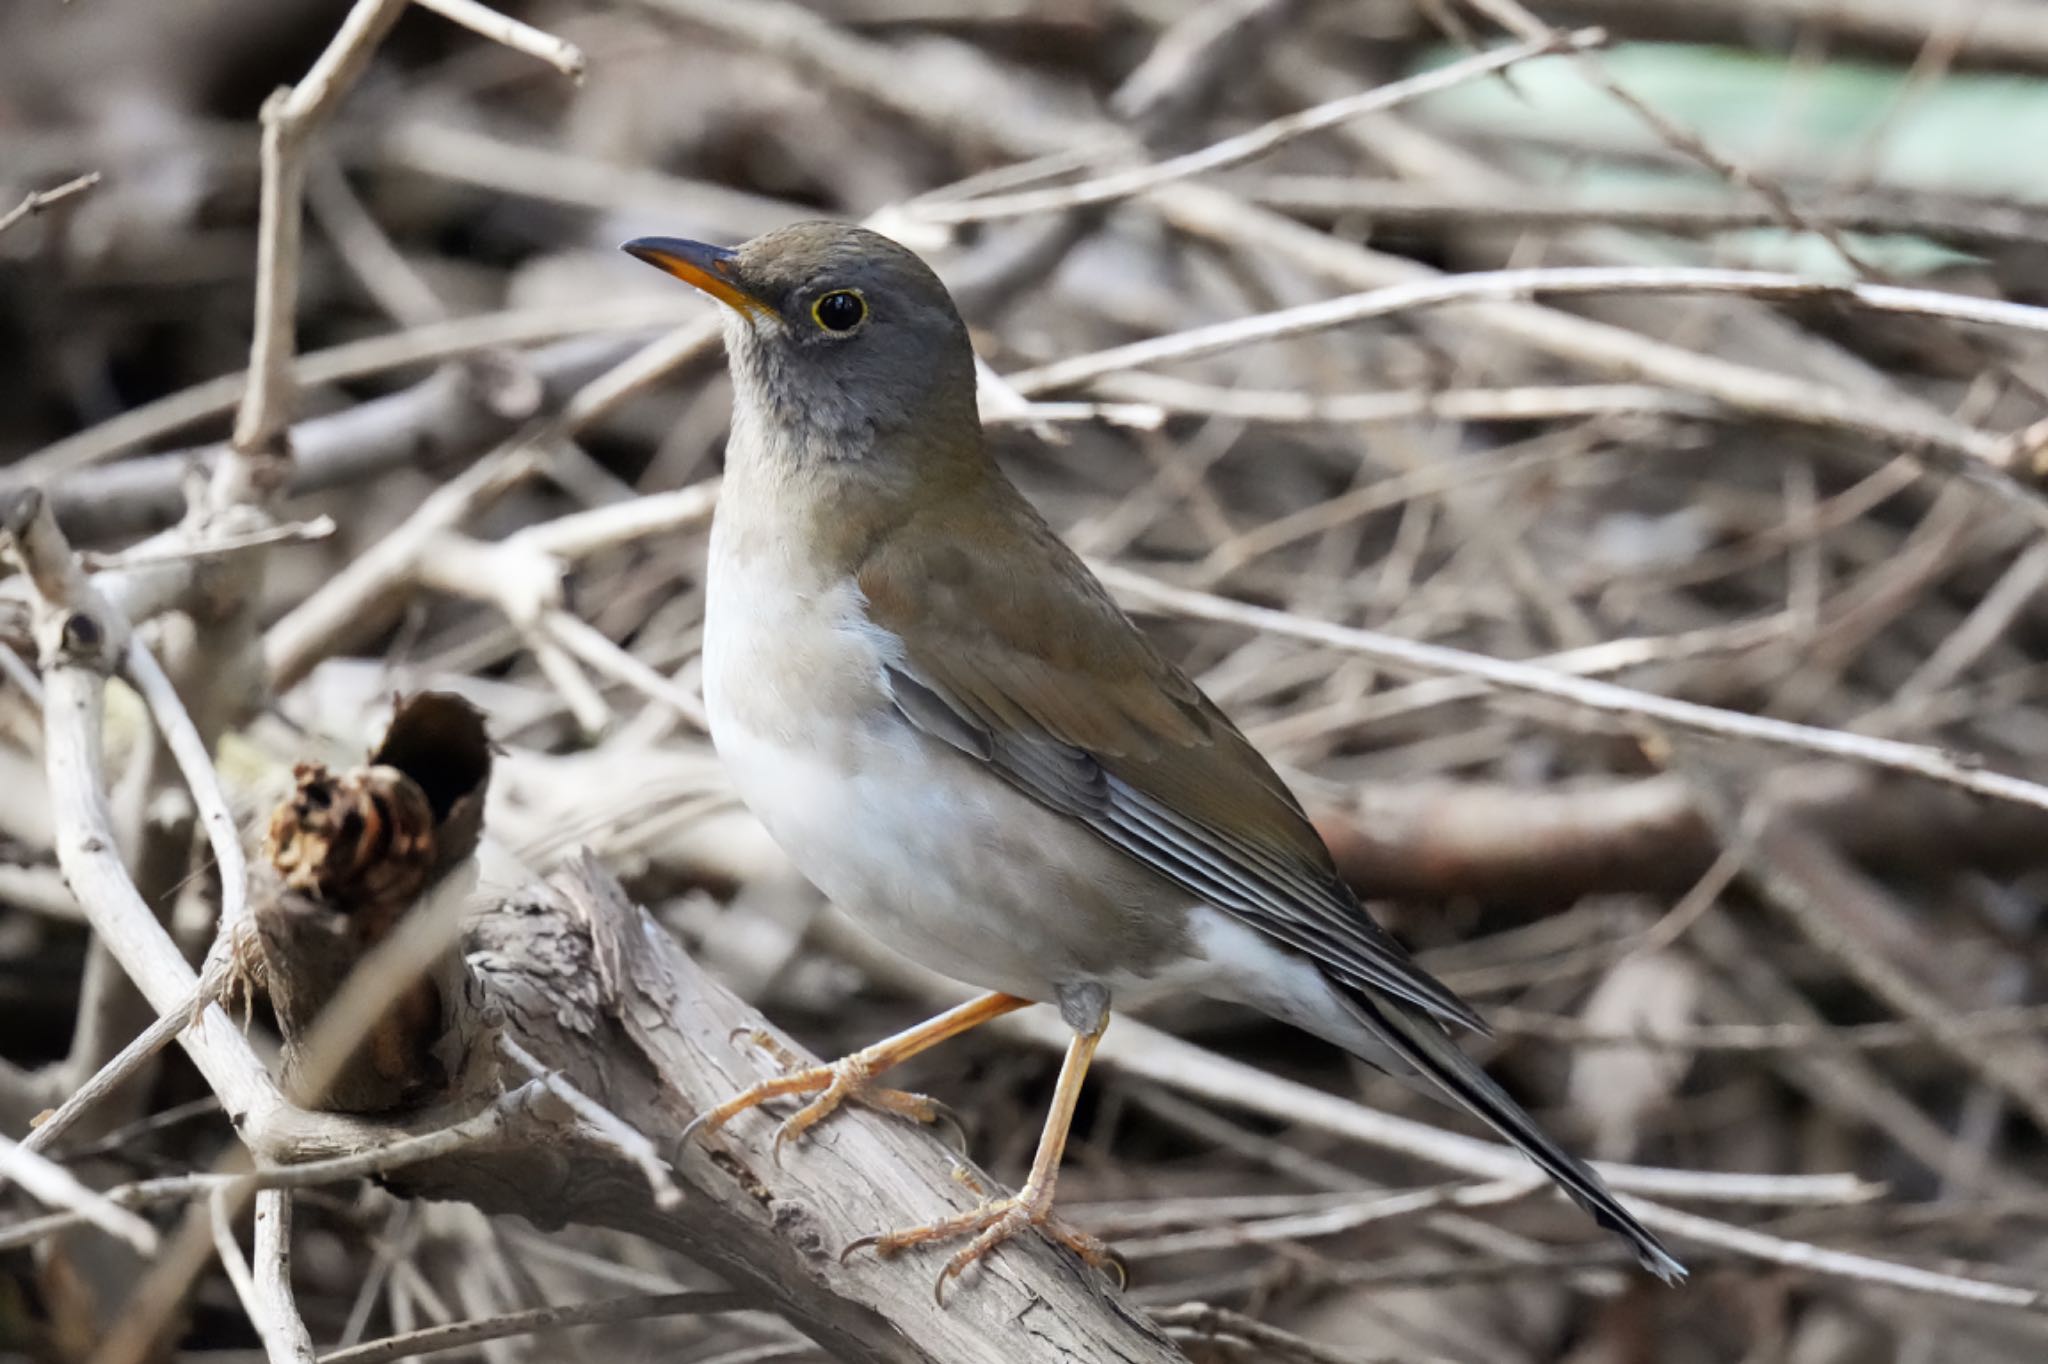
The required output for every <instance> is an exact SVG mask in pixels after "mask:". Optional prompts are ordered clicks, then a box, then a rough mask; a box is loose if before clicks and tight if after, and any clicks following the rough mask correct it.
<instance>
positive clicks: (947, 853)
mask: <svg viewBox="0 0 2048 1364" xmlns="http://www.w3.org/2000/svg"><path fill="white" fill-rule="evenodd" d="M763 569H764V565H763V564H762V563H761V562H759V561H754V562H749V563H747V564H745V565H735V564H731V563H720V562H718V560H717V557H716V556H714V564H713V570H712V571H713V575H714V583H713V586H712V589H711V592H710V601H711V607H710V609H709V610H708V612H707V616H706V622H705V638H704V701H705V709H706V711H707V713H708V715H709V717H710V721H711V737H712V741H713V743H714V744H716V746H717V748H718V754H719V757H720V759H721V761H722V762H723V763H724V765H725V767H726V769H727V770H728V772H729V773H730V774H731V777H732V780H733V784H734V786H735V787H736V788H737V789H738V791H739V794H740V798H741V799H742V800H743V801H744V802H745V803H746V805H747V808H748V809H749V810H751V811H752V812H753V813H754V815H755V817H756V818H758V819H759V820H760V821H761V823H762V824H763V825H764V826H765V827H766V828H767V830H768V832H769V834H770V836H772V837H773V838H774V839H775V841H776V843H777V844H778V845H780V846H781V848H782V849H783V851H784V852H786V853H787V854H788V855H789V857H790V859H791V861H793V862H794V863H795V864H796V866H797V869H798V870H799V871H801V872H802V873H803V874H804V875H805V876H806V877H807V878H808V879H809V880H810V881H811V882H812V883H813V884H814V885H816V886H817V887H818V889H819V890H821V891H823V892H824V893H825V895H826V896H827V897H829V898H830V899H831V900H832V901H833V903H835V904H836V905H838V906H839V907H840V908H841V909H842V910H844V911H845V912H846V913H847V914H848V915H849V916H850V917H851V918H852V919H853V920H854V921H855V922H856V923H858V924H860V925H861V926H862V927H863V928H864V929H866V930H867V931H868V932H870V933H872V934H874V935H875V936H876V937H877V938H879V939H881V940H882V941H883V942H884V943H886V944H887V945H888V946H890V947H892V948H894V949H895V950H897V951H899V952H902V953H903V954H904V955H906V956H908V957H911V958H912V959H913V960H916V961H919V962H921V963H923V964H924V965H926V966H928V967H930V968H931V969H933V970H935V971H939V972H941V973H943V974H945V975H948V976H951V977H953V978H954V979H956V980H960V981H964V982H967V983H969V984H973V985H978V986H981V987H982V988H985V989H992V990H1005V991H1008V992H1010V993H1012V994H1018V995H1022V996H1025V997H1027V998H1036V999H1048V998H1050V997H1051V995H1052V991H1053V990H1054V988H1055V987H1056V985H1057V984H1058V983H1059V982H1060V980H1061V979H1063V978H1071V977H1072V976H1073V975H1074V974H1075V956H1076V953H1075V951H1073V950H1071V949H1072V948H1073V947H1074V946H1075V945H1074V944H1069V943H1066V942H1065V941H1064V940H1063V939H1064V937H1065V936H1066V935H1068V934H1071V933H1072V931H1073V927H1072V925H1071V922H1070V921H1068V920H1066V919H1065V918H1064V916H1063V915H1062V914H1061V913H1060V911H1061V910H1063V909H1065V908H1066V907H1065V906H1060V905H1051V904H1046V903H1044V902H1043V901H1044V899H1045V898H1046V897H1044V896H1042V895H1035V896H1034V895H1033V894H1032V891H1031V888H1032V887H1034V886H1040V885H1042V884H1043V883H1044V881H1045V880H1046V876H1045V873H1046V871H1047V870H1048V866H1047V861H1048V857H1049V856H1050V857H1053V858H1057V856H1058V853H1057V850H1056V845H1055V847H1054V848H1053V849H1048V847H1047V846H1046V844H1045V842H1044V835H1045V833H1046V832H1047V831H1046V830H1045V829H1044V828H1042V827H1041V825H1042V823H1043V821H1046V820H1049V819H1051V818H1052V816H1050V815H1049V814H1047V813H1046V812H1042V811H1039V810H1038V809H1037V807H1035V806H1032V805H1031V804H1030V802H1028V801H1027V800H1025V799H1024V798H1023V797H1022V796H1019V795H1017V794H1016V793H1015V792H1013V791H1011V790H1010V789H1009V788H1008V787H1006V786H1004V785H1003V784H1002V783H1001V782H1000V781H997V780H995V779H993V778H991V777H989V776H987V775H986V774H984V773H981V772H979V771H975V770H973V768H972V767H971V765H970V764H969V763H968V762H967V761H966V760H965V759H963V758H961V757H960V756H959V755H957V754H955V753H954V752H953V751H952V750H951V749H949V748H947V747H946V746H944V745H943V744H940V743H937V742H935V741H934V740H932V739H930V738H928V737H927V736H925V735H924V734H922V733H921V732H920V731H918V730H917V729H915V728H914V727H913V726H911V725H910V724H909V723H908V722H907V721H905V720H904V719H903V718H902V717H901V716H900V715H898V714H897V713H896V712H895V710H894V708H893V705H892V704H891V702H890V700H889V688H888V681H887V678H886V676H885V672H884V669H885V666H886V664H887V663H888V662H889V661H890V656H891V654H892V653H893V651H894V645H893V641H892V640H891V639H890V638H889V637H888V636H887V635H886V634H885V633H883V632H881V631H879V630H876V629H875V628H874V627H873V626H872V625H870V624H869V623H868V621H867V618H866V614H865V610H864V603H863V602H862V600H861V598H860V595H859V593H858V591H857V590H856V589H855V587H854V585H853V584H852V583H851V582H844V583H841V584H838V585H834V586H830V587H827V588H823V589H813V590H797V589H796V588H795V587H794V586H793V585H790V584H787V583H784V584H781V585H777V584H776V583H775V582H773V581H772V580H770V578H771V575H769V574H766V573H764V572H763ZM736 589H737V590H736ZM1077 870H1078V869H1077ZM1048 911H1050V912H1048Z"/></svg>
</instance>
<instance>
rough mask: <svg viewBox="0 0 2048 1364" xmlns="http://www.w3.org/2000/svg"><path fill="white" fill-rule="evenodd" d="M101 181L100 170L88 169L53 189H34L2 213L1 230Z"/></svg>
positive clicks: (3, 230) (0, 216)
mask: <svg viewBox="0 0 2048 1364" xmlns="http://www.w3.org/2000/svg"><path fill="white" fill-rule="evenodd" d="M99 182H100V173H99V172H98V171H88V172H87V173H86V174H84V175H81V176H79V177H78V178H77V179H75V180H66V181H65V182H64V183H63V184H61V185H57V186H55V187H53V188H51V189H39V190H36V191H34V192H33V193H31V194H30V195H29V196H28V197H27V198H25V199H23V200H22V201H21V202H20V203H18V204H16V205H15V206H14V207H13V208H10V209H8V210H7V211H6V212H5V213H0V232H5V231H6V230H7V229H8V228H10V227H13V226H14V225H15V224H16V223H18V222H21V221H22V220H23V219H24V218H33V217H35V216H36V215H37V214H38V213H41V212H43V211H44V210H45V209H47V208H49V207H50V206H51V205H53V204H61V203H63V202H64V201H65V200H66V199H69V198H70V197H71V196H72V195H74V194H83V193H84V192H85V191H86V190H89V189H91V188H92V187H93V186H94V185H97V184H98V183H99Z"/></svg>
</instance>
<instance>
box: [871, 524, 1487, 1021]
mask: <svg viewBox="0 0 2048 1364" xmlns="http://www.w3.org/2000/svg"><path fill="white" fill-rule="evenodd" d="M1023 505H1024V504H1023V503H1022V500H1021V499H1018V500H1017V502H1016V504H1015V506H1016V507H1019V508H1021V507H1023ZM920 530H921V531H922V533H920V534H917V535H904V534H898V535H894V536H891V537H889V538H888V539H887V540H886V541H885V542H883V543H882V544H881V545H880V546H878V547H877V548H876V549H875V550H874V551H873V552H872V553H871V554H870V556H869V558H868V560H867V562H866V563H865V564H863V565H862V567H861V569H860V572H859V582H860V586H861V589H862V591H863V592H864V593H865V594H866V596H867V601H868V608H869V613H870V616H871V618H872V620H873V621H874V623H875V624H876V625H878V626H880V627H881V628H883V629H885V630H887V631H889V632H890V633H891V634H892V635H894V636H895V638H896V640H897V641H899V642H900V645H901V650H900V657H899V658H898V659H897V660H896V662H895V663H894V664H893V665H892V667H891V669H890V682H891V685H892V687H893V688H894V695H895V702H896V706H897V708H898V709H899V710H900V711H901V713H902V714H903V715H904V717H905V718H906V719H908V720H909V721H910V722H911V723H912V724H914V725H916V726H918V727H919V728H920V729H922V730H924V731H925V732H926V733H928V734H930V735H931V736H932V737H934V738H936V739H939V740H941V741H942V742H944V743H947V744H949V745H951V746H952V747H954V748H956V749H958V750H959V751H960V752H961V753H964V754H966V755H967V756H968V757H970V758H973V759H974V760H976V761H977V762H981V763H984V764H986V765H987V766H988V768H989V769H990V771H991V772H992V773H994V774H995V775H997V776H999V777H1001V778H1002V779H1003V780H1005V781H1007V782H1009V783H1010V784H1011V785H1013V786H1015V787H1016V788H1017V789H1019V790H1020V791H1022V792H1024V793H1025V794H1026V795H1028V796H1030V797H1031V798H1032V799H1033V800H1036V801H1038V802H1039V803H1040V804H1042V805H1044V806H1046V807H1047V808H1049V809H1052V810H1055V811H1057V812H1059V813H1060V814H1063V815H1066V816H1068V817H1069V818H1072V819H1074V820H1076V821H1078V822H1080V823H1081V824H1083V825H1085V826H1086V827H1087V828H1088V829H1089V830H1091V831H1092V832H1093V833H1094V834H1095V835H1096V836H1097V837H1099V838H1101V839H1102V840H1103V841H1104V842H1106V843H1108V844H1110V845H1111V846H1112V847H1115V848H1117V849H1118V850H1120V851H1121V852H1123V853H1124V854H1125V855H1126V856H1128V857H1130V858H1132V859H1133V860H1134V861H1136V862H1138V863H1140V864H1142V865H1143V866H1145V867H1147V868H1148V869H1150V870H1151V871H1152V872H1153V873H1154V874H1156V875H1158V876H1161V877H1163V878H1165V879H1166V880H1167V881H1169V882H1171V883H1173V884H1175V885H1178V886H1180V887H1181V888H1183V889H1184V890H1186V891H1187V892H1188V894H1189V895H1190V896H1191V897H1193V898H1195V899H1198V900H1201V901H1203V902H1205V903H1208V904H1211V905H1214V906H1215V907H1216V908H1218V909H1220V910H1223V911H1224V912H1226V913H1229V914H1231V915H1233V916H1235V917H1237V918H1238V919H1240V920H1242V921H1243V922H1245V923H1247V924H1249V925H1251V926H1253V927H1255V928H1257V929H1259V930H1260V931H1262V932H1264V933H1266V934H1268V935H1270V936H1271V937H1272V938H1274V939H1275V940H1276V941H1278V942H1281V943H1284V944H1286V945H1287V946H1289V947H1291V948H1293V949H1294V950H1296V951H1299V952H1302V953H1303V954H1305V955H1307V956H1309V957H1311V958H1313V959H1314V960H1315V961H1316V962H1318V963H1319V964H1320V965H1321V966H1322V967H1323V968H1324V969H1325V970H1326V971H1328V972H1329V973H1330V975H1331V976H1333V977H1334V978H1336V979H1337V980H1339V981H1341V982H1344V983H1346V984H1349V985H1352V986H1354V987H1370V988H1372V989H1376V990H1379V991H1382V992H1384V993H1385V994H1387V995H1390V996H1392V997H1393V998H1395V999H1399V1000H1402V1001H1405V1002H1407V1003H1409V1004H1412V1005H1415V1006H1416V1007H1419V1008H1421V1009H1423V1010H1425V1011H1426V1012H1428V1013H1429V1014H1431V1015H1434V1016H1435V1017H1437V1018H1439V1019H1441V1020H1443V1021H1445V1022H1449V1023H1456V1024H1459V1025H1461V1026H1464V1027H1467V1028H1472V1029H1475V1030H1479V1031H1484V1030H1485V1025H1484V1024H1483V1023H1482V1022H1481V1021H1480V1019H1479V1018H1478V1016H1477V1015H1476V1014H1474V1013H1473V1012H1472V1010H1471V1008H1470V1007H1469V1006H1468V1005H1466V1004H1465V1002H1464V1001H1463V1000H1461V999H1459V998H1458V997H1457V996H1456V995H1455V994H1453V993H1452V992H1451V991H1450V990H1449V989H1448V988H1447V987H1445V986H1444V985H1443V984H1442V983H1440V982H1439V981H1437V980H1436V979H1434V978H1433V977H1431V976H1430V975H1429V973H1428V972H1426V971H1424V970H1423V969H1422V968H1421V967H1419V966H1417V965H1416V964H1415V962H1414V960H1413V959H1412V958H1410V957H1409V955H1408V953H1407V952H1406V951H1405V950H1404V949H1403V948H1402V947H1401V946H1400V944H1399V943H1397V942H1396V941H1395V940H1394V939H1393V938H1392V937H1390V936H1389V935H1388V934H1387V933H1386V931H1385V930H1384V929H1382V928H1380V926H1379V925H1378V924H1376V923H1374V922H1373V920H1372V918H1371V917H1370V916H1369V915H1368V914H1367V913H1366V911H1365V909H1364V907H1363V906H1362V905H1360V904H1359V902H1358V899H1357V897H1356V896H1355V895H1353V894H1352V892H1351V890H1350V888H1349V887H1348V886H1346V885H1345V884H1344V882H1343V880H1342V879H1341V878H1340V877H1339V876H1338V875H1337V870H1336V867H1335V865H1334V864H1333V863H1332V861H1331V859H1330V854H1329V850H1328V848H1327V847H1325V845H1324V843H1323V840H1322V837H1321V836H1320V835H1319V834H1318V833H1317V832H1316V830H1315V827H1314V825H1312V824H1311V823H1310V822H1309V820H1308V817H1307V815H1306V814H1305V813H1304V812H1303V811H1302V808H1301V806H1300V804H1299V803H1298V802H1297V801H1296V800H1295V799H1294V797H1293V795H1292V794H1291V793H1290V792H1289V791H1288V790H1287V787H1286V785H1285V784H1284V783H1283V782H1282V781H1281V780H1280V778H1279V776H1278V774H1277V773H1275V772H1274V771H1273V769H1272V767H1271V765H1269V764H1268V763H1267V762H1266V761H1265V759H1264V758H1262V757H1261V756H1260V755H1259V753H1258V751H1257V750H1256V749H1254V748H1253V747H1252V745H1251V743H1250V741H1249V740H1247V739H1246V738H1245V737H1244V735H1243V734H1242V733H1241V732H1240V731H1239V730H1238V729H1237V727H1236V726H1235V725H1233V724H1231V722H1230V721H1229V719H1228V718H1227V717H1225V716H1224V714H1223V713H1222V712H1221V711H1220V710H1218V709H1217V708H1216V706H1215V705H1214V704H1213V703H1212V702H1210V700H1209V699H1208V698H1207V697H1206V696H1204V695H1203V694H1202V692H1201V689H1200V688H1198V687H1197V686H1196V685H1195V684H1194V683H1193V682H1192V681H1191V680H1190V679H1189V678H1188V677H1187V676H1186V674H1184V673H1182V672H1181V671H1180V670H1179V669H1178V668H1176V667H1174V666H1173V664H1172V663H1171V662H1169V661H1168V660H1167V659H1166V658H1164V657H1163V656H1162V655H1161V654H1159V653H1158V651H1157V650H1155V649H1154V648H1153V647H1152V646H1151V644H1150V642H1149V641H1147V640H1146V639H1145V637H1144V635H1143V634H1142V633H1140V632H1139V630H1138V629H1137V627H1136V626H1134V625H1133V624H1131V622H1130V621H1129V620H1128V619H1126V618H1125V617H1124V615H1123V614H1122V612H1120V611H1119V610H1118V609H1117V607H1116V605H1115V604H1114V603H1113V602H1111V601H1110V600H1109V597H1108V595H1107V594H1106V593H1105V592H1104V591H1103V589H1102V587H1101V585H1100V584H1099V583H1098V582H1097V581H1096V580H1095V578H1094V576H1093V575H1092V574H1090V573H1088V572H1087V570H1086V568H1085V567H1083V566H1082V564H1081V563H1080V561H1079V560H1078V559H1076V558H1074V556H1073V555H1072V553H1071V552H1070V551H1069V550H1067V548H1066V547H1065V546H1064V545H1062V544H1061V543H1060V542H1059V540H1058V538H1057V537H1055V536H1054V535H1053V534H1052V532H1051V531H1050V530H1048V529H1046V528H1045V526H1044V525H1043V523H1042V522H1039V521H1038V520H1037V518H1036V517H1035V515H1031V514H1029V513H1028V509H1027V510H1026V516H1025V517H1024V518H1018V517H1015V516H996V517H992V518H990V519H988V520H987V521H985V522H983V523H982V524H980V525H970V526H967V527H961V526H959V525H951V526H948V525H939V526H931V525H926V526H922V527H920ZM1004 536H1010V537H1013V538H1014V537H1022V538H1023V539H1024V541H1025V543H1022V544H1013V545H1009V546H1003V548H1008V549H1010V550H1012V551H1014V552H1015V553H1016V554H1019V555H1021V556H1023V559H1024V561H1025V562H1032V561H1034V560H1035V561H1036V563H1035V564H1034V567H1038V566H1042V567H1043V568H1044V569H1045V570H1047V571H1044V572H1009V573H999V572H996V571H995V570H993V569H992V568H990V567H989V565H990V564H992V563H996V562H1009V563H1013V564H1014V563H1016V562H1017V559H1015V558H1012V557H1010V556H1008V555H1002V554H991V553H989V552H988V551H989V549H990V545H989V543H988V541H989V540H990V539H991V538H996V539H1000V538H1001V537H1004ZM970 547H971V548H970Z"/></svg>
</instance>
